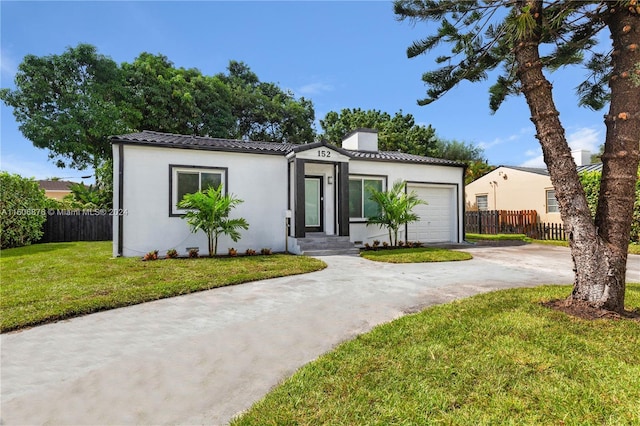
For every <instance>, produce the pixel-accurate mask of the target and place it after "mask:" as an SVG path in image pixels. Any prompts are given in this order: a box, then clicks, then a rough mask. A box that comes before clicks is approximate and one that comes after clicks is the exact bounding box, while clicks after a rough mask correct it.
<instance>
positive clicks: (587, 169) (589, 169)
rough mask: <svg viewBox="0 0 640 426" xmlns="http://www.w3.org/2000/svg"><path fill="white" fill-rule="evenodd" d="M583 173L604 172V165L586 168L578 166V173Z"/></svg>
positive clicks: (593, 165) (599, 164)
mask: <svg viewBox="0 0 640 426" xmlns="http://www.w3.org/2000/svg"><path fill="white" fill-rule="evenodd" d="M582 172H602V163H596V164H587V165H586V166H578V173H582Z"/></svg>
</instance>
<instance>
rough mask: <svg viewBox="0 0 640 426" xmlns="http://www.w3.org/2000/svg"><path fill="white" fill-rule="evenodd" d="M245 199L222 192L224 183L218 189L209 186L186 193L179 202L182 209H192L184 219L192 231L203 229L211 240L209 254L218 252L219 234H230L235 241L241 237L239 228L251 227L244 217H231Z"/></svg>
mask: <svg viewBox="0 0 640 426" xmlns="http://www.w3.org/2000/svg"><path fill="white" fill-rule="evenodd" d="M242 202H243V201H242V200H240V199H238V198H235V197H234V196H233V194H227V195H223V194H222V185H220V186H218V188H217V189H214V188H209V189H207V190H205V191H200V192H195V193H193V194H186V195H185V196H184V198H183V199H182V201H180V202H179V203H178V207H180V208H181V209H190V210H189V211H188V212H187V213H186V214H185V215H184V219H186V220H187V223H188V224H189V226H190V227H191V232H194V233H195V232H198V230H202V231H203V232H204V233H205V234H207V238H208V241H209V256H213V255H215V254H216V253H217V252H218V236H219V235H221V234H224V235H228V236H229V237H230V238H231V239H232V240H233V241H234V242H237V241H238V240H239V239H240V231H239V229H240V228H242V229H249V224H248V223H247V221H246V220H245V219H243V218H238V219H230V218H229V213H230V212H231V209H232V208H234V207H235V206H237V205H238V204H240V203H242Z"/></svg>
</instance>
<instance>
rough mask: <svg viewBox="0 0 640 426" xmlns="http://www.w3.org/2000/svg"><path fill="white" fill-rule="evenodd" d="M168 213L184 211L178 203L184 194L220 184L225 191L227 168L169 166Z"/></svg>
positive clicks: (175, 214)
mask: <svg viewBox="0 0 640 426" xmlns="http://www.w3.org/2000/svg"><path fill="white" fill-rule="evenodd" d="M169 175H170V182H171V185H170V194H169V214H170V215H171V216H180V215H182V214H184V213H185V212H186V210H184V209H180V208H178V203H179V202H180V201H181V200H182V199H183V198H184V196H185V195H186V194H193V193H195V192H198V191H204V190H207V189H209V188H217V187H219V186H220V185H222V187H223V188H224V190H225V192H226V184H227V182H226V178H227V169H226V168H224V167H196V166H177V165H172V166H170V170H169Z"/></svg>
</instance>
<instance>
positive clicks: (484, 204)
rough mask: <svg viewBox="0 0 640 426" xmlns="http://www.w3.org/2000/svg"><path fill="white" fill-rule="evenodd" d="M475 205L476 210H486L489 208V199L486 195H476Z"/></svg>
mask: <svg viewBox="0 0 640 426" xmlns="http://www.w3.org/2000/svg"><path fill="white" fill-rule="evenodd" d="M476 206H477V207H478V211H481V212H486V211H487V210H489V201H488V199H487V196H486V195H476Z"/></svg>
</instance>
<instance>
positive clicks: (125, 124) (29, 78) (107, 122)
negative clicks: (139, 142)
mask: <svg viewBox="0 0 640 426" xmlns="http://www.w3.org/2000/svg"><path fill="white" fill-rule="evenodd" d="M15 83H16V87H17V89H16V90H9V89H0V99H2V100H3V101H4V102H5V103H6V104H7V105H9V106H11V107H13V108H14V110H13V114H14V116H15V117H16V120H17V121H18V123H20V131H21V132H22V134H23V135H24V136H25V137H26V138H27V139H29V140H30V141H31V142H33V144H34V146H36V147H38V148H46V149H48V150H49V157H50V158H51V159H56V162H57V165H58V166H59V167H65V166H68V167H72V168H77V169H80V170H82V169H85V168H87V167H88V166H96V165H98V164H99V163H100V162H101V161H102V160H104V159H107V158H110V156H111V146H110V145H109V142H108V140H107V137H108V136H109V135H114V134H118V133H123V132H125V131H127V130H129V129H130V127H129V123H130V119H129V118H130V117H129V115H131V114H133V112H132V111H131V109H130V107H129V105H128V104H127V102H126V96H125V93H124V90H123V81H122V75H121V73H120V70H119V68H118V65H117V64H116V63H115V62H114V61H112V60H111V59H110V58H107V57H106V56H103V55H100V54H98V53H97V51H96V48H95V47H94V46H91V45H88V44H79V45H78V46H77V47H75V48H71V47H70V48H68V49H67V50H66V51H65V52H64V53H62V54H61V55H49V56H43V57H38V56H34V55H27V56H25V58H24V59H23V61H22V63H21V64H20V65H19V67H18V73H17V74H16V77H15Z"/></svg>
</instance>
